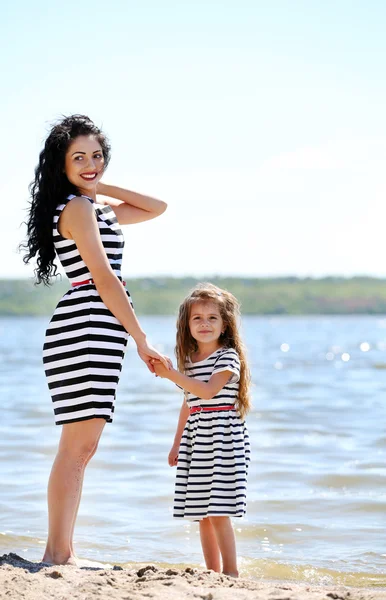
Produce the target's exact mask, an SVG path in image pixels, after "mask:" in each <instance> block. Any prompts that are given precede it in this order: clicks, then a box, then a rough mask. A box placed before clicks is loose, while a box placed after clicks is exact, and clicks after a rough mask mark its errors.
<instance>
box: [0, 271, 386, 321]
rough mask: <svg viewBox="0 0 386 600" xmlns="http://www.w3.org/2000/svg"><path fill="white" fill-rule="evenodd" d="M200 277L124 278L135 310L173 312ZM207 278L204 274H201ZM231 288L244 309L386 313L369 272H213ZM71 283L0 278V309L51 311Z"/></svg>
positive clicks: (380, 283) (385, 287)
mask: <svg viewBox="0 0 386 600" xmlns="http://www.w3.org/2000/svg"><path fill="white" fill-rule="evenodd" d="M202 280H203V279H200V280H199V279H195V278H193V277H183V278H173V277H143V278H140V279H129V278H127V279H126V281H127V288H128V289H129V290H130V293H131V295H132V297H133V300H134V304H135V308H136V312H137V313H138V314H149V315H150V314H151V315H157V314H159V315H175V314H176V313H177V309H178V306H179V304H180V302H181V300H182V299H183V298H184V296H185V295H186V293H187V292H188V291H189V290H190V289H191V288H192V287H193V286H194V285H195V284H196V283H197V282H198V281H202ZM204 280H205V279H204ZM208 280H210V281H211V282H212V283H214V284H216V285H218V286H220V287H222V288H225V289H227V290H229V291H230V292H232V293H233V294H235V296H236V297H237V298H238V299H239V301H240V302H241V305H242V312H243V314H261V315H285V314H288V315H300V314H304V315H305V314H386V280H384V279H376V278H372V277H353V278H350V279H345V278H341V277H325V278H323V279H313V278H298V277H280V278H269V279H268V278H267V279H262V278H261V279H260V278H245V277H239V278H238V277H211V278H209V279H208ZM68 289H69V284H68V281H67V280H66V279H64V278H63V280H61V281H60V280H59V281H57V282H56V283H54V284H53V285H52V286H50V287H44V286H43V285H39V286H36V285H34V283H33V281H31V280H10V279H9V280H0V315H49V314H50V313H51V312H52V311H53V309H54V307H55V306H56V303H57V302H58V300H59V299H60V298H61V296H62V295H63V294H64V293H65V292H66V291H67V290H68Z"/></svg>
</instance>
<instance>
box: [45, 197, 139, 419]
mask: <svg viewBox="0 0 386 600" xmlns="http://www.w3.org/2000/svg"><path fill="white" fill-rule="evenodd" d="M85 197H86V198H87V199H88V200H89V201H90V202H92V204H93V206H94V209H95V215H96V219H97V222H98V226H99V233H100V236H101V240H102V244H103V247H104V249H105V250H106V255H107V258H108V260H109V262H110V265H111V267H112V269H113V270H114V271H115V273H116V275H117V276H118V277H119V278H120V277H121V264H122V251H123V246H124V240H123V235H122V231H121V229H120V227H119V224H118V221H117V219H116V216H115V213H114V211H113V210H112V208H110V207H109V206H102V205H98V204H96V203H94V202H93V200H92V199H91V198H88V197H87V196H85ZM72 198H75V196H73V195H71V196H68V198H67V199H66V200H65V201H64V202H63V203H62V204H59V206H58V207H57V209H56V212H55V215H54V222H53V239H54V245H55V250H56V253H57V255H58V258H59V260H60V262H61V264H62V266H63V268H64V270H65V272H66V275H67V277H68V279H69V280H70V283H71V284H72V283H77V282H82V281H85V280H88V279H91V278H92V275H91V273H90V272H89V270H88V268H87V266H86V264H85V263H84V262H83V260H82V258H81V256H80V254H79V251H78V249H77V247H76V245H75V243H74V241H73V240H69V239H66V238H64V237H62V236H61V235H60V233H59V231H58V228H57V225H58V221H59V217H60V214H61V212H62V210H63V209H64V207H65V206H66V205H67V203H68V202H69V201H70V200H71V199H72ZM127 294H128V292H127ZM128 296H129V299H130V295H129V294H128ZM127 339H128V333H127V332H126V330H125V329H124V327H123V326H122V325H121V323H120V322H119V321H118V320H117V319H116V318H115V317H114V315H113V314H112V313H111V312H110V310H109V309H108V308H107V307H106V306H105V304H104V303H103V301H102V299H101V297H100V296H99V294H98V291H97V289H96V287H95V285H94V284H93V283H88V284H86V285H80V286H76V287H72V288H71V289H70V290H69V291H68V292H67V293H66V294H65V295H64V296H63V298H62V299H61V300H60V301H59V303H58V305H57V307H56V309H55V312H54V314H53V317H52V319H51V321H50V323H49V326H48V329H47V331H46V336H45V343H44V347H43V362H44V367H45V372H46V377H47V381H48V387H49V389H50V392H51V396H52V402H53V408H54V414H55V422H56V424H57V425H63V424H65V423H74V422H76V421H84V420H87V419H93V418H102V419H105V420H106V421H107V422H111V421H112V418H113V413H114V401H115V393H116V389H117V385H118V381H119V376H120V372H121V368H122V362H123V357H124V353H125V349H126V345H127Z"/></svg>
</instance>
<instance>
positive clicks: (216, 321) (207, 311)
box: [189, 302, 225, 344]
mask: <svg viewBox="0 0 386 600" xmlns="http://www.w3.org/2000/svg"><path fill="white" fill-rule="evenodd" d="M189 329H190V333H191V335H192V337H193V338H194V339H195V340H196V341H197V342H198V343H201V344H203V343H208V342H211V343H213V342H215V341H217V340H218V339H219V337H220V335H221V334H222V333H223V331H224V329H225V325H224V321H223V319H222V317H221V314H220V310H219V307H218V306H217V304H216V303H215V302H195V303H194V304H192V306H191V308H190V316H189Z"/></svg>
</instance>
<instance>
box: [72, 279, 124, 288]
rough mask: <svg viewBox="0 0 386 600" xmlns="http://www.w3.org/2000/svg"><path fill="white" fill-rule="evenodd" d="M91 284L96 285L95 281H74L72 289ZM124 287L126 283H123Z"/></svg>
mask: <svg viewBox="0 0 386 600" xmlns="http://www.w3.org/2000/svg"><path fill="white" fill-rule="evenodd" d="M90 283H94V280H93V279H85V280H84V281H74V282H73V283H72V284H71V285H72V287H78V285H88V284H90ZM121 283H122V285H126V281H121Z"/></svg>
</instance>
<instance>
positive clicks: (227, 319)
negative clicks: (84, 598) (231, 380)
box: [175, 283, 251, 419]
mask: <svg viewBox="0 0 386 600" xmlns="http://www.w3.org/2000/svg"><path fill="white" fill-rule="evenodd" d="M196 302H213V303H214V304H216V305H217V306H218V308H219V311H220V315H221V318H222V320H223V323H224V327H225V331H224V333H223V334H221V336H220V339H219V342H220V344H221V346H222V347H223V348H234V349H235V350H236V352H237V354H238V355H239V358H240V381H239V393H238V398H237V400H236V403H235V406H236V408H237V410H238V412H239V414H240V417H241V418H242V419H243V418H244V417H245V415H246V414H247V412H248V411H249V410H250V408H251V398H250V385H251V375H250V371H249V367H248V362H247V358H246V350H245V346H244V344H243V341H242V339H241V336H240V333H239V327H238V325H239V323H238V321H239V319H240V304H239V302H238V301H237V299H236V298H235V297H234V296H233V295H232V294H231V293H230V292H228V291H226V290H222V289H221V288H219V287H217V286H215V285H213V284H212V283H200V284H198V285H197V286H196V287H195V288H193V290H191V292H190V293H189V294H188V296H187V297H186V298H185V299H184V301H183V302H182V304H181V306H180V309H179V313H178V318H177V336H176V348H175V352H176V357H177V364H178V370H179V371H180V372H181V373H185V370H186V369H185V363H186V361H187V360H188V359H189V357H190V356H191V355H192V354H193V352H196V351H197V350H198V345H197V342H196V340H195V339H194V337H193V336H192V334H191V333H190V328H189V318H190V311H191V308H192V306H193V304H195V303H196Z"/></svg>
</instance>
